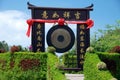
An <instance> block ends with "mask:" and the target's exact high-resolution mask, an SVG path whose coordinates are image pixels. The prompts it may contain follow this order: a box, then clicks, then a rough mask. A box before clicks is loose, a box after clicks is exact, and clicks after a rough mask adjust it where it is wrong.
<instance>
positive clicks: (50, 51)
mask: <svg viewBox="0 0 120 80" xmlns="http://www.w3.org/2000/svg"><path fill="white" fill-rule="evenodd" d="M55 51H56V49H55V48H54V47H52V46H49V47H48V48H47V52H49V53H52V54H54V55H55Z"/></svg>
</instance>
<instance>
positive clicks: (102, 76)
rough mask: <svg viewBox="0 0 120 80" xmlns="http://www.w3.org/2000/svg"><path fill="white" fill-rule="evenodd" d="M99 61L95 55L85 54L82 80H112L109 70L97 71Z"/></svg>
mask: <svg viewBox="0 0 120 80" xmlns="http://www.w3.org/2000/svg"><path fill="white" fill-rule="evenodd" d="M99 62H101V59H100V58H99V56H98V55H97V54H95V53H94V54H92V53H86V55H85V62H84V76H85V79H84V80H112V79H113V78H114V77H113V76H112V75H111V73H110V72H109V70H99V69H98V68H97V64H98V63H99Z"/></svg>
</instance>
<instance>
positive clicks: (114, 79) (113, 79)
mask: <svg viewBox="0 0 120 80" xmlns="http://www.w3.org/2000/svg"><path fill="white" fill-rule="evenodd" d="M110 80H118V79H116V78H112V79H110Z"/></svg>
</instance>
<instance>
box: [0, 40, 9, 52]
mask: <svg viewBox="0 0 120 80" xmlns="http://www.w3.org/2000/svg"><path fill="white" fill-rule="evenodd" d="M0 49H3V50H5V51H9V46H8V44H7V43H6V42H5V41H0Z"/></svg>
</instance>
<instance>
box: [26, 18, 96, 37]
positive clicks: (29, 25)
mask: <svg viewBox="0 0 120 80" xmlns="http://www.w3.org/2000/svg"><path fill="white" fill-rule="evenodd" d="M34 22H39V23H58V25H64V23H68V24H87V26H88V27H87V29H89V28H91V27H92V26H93V25H94V21H93V20H91V19H88V20H86V21H65V20H64V18H59V19H58V20H44V19H28V20H27V24H28V30H27V33H26V35H27V36H28V37H29V36H30V31H31V27H32V25H33V23H34Z"/></svg>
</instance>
